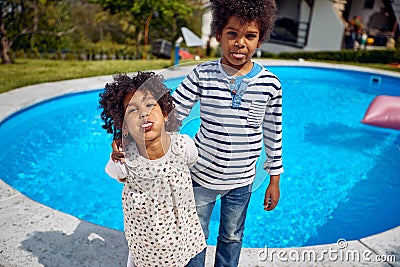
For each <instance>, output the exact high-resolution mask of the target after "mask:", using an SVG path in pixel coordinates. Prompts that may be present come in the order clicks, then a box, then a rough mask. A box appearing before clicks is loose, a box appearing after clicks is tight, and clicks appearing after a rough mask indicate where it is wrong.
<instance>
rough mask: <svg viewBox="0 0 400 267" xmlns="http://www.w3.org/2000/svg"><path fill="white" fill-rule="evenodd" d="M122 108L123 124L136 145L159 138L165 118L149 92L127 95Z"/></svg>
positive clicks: (139, 91) (141, 91) (138, 91)
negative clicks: (123, 112)
mask: <svg viewBox="0 0 400 267" xmlns="http://www.w3.org/2000/svg"><path fill="white" fill-rule="evenodd" d="M124 107H125V117H124V124H125V127H126V128H127V130H128V133H129V135H130V136H132V138H133V139H134V140H135V142H136V143H142V142H143V141H151V140H155V139H157V138H161V135H162V133H163V132H164V131H165V129H164V124H165V121H166V116H164V114H163V113H162V110H161V108H160V105H159V104H158V103H157V99H155V98H154V96H153V95H152V94H151V93H150V92H147V91H143V90H137V91H136V92H135V93H134V94H133V96H132V95H127V96H126V97H125V99H124Z"/></svg>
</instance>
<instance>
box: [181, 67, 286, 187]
mask: <svg viewBox="0 0 400 267" xmlns="http://www.w3.org/2000/svg"><path fill="white" fill-rule="evenodd" d="M233 82H234V77H231V76H228V75H227V74H226V72H225V71H224V70H223V68H222V65H221V61H220V60H217V61H209V62H205V63H202V64H200V65H199V66H197V67H196V68H195V69H194V70H193V71H192V72H191V73H189V74H188V76H187V77H186V78H185V79H184V80H183V82H182V83H181V84H180V85H179V87H178V88H177V89H176V91H175V92H174V94H173V98H174V102H175V106H176V109H177V112H178V117H179V119H181V120H183V119H184V118H186V117H187V116H188V114H189V112H190V110H191V108H192V107H193V105H194V104H195V103H196V102H197V101H200V121H201V124H200V129H199V131H198V132H197V134H196V136H195V138H194V140H195V144H196V146H197V147H198V150H199V159H198V161H197V163H196V164H195V165H194V166H193V167H192V169H191V170H192V179H193V180H194V181H195V182H197V183H199V184H200V185H202V186H204V187H207V188H211V189H220V190H225V189H233V188H238V187H242V186H246V185H248V184H250V183H252V182H253V180H254V177H255V172H256V162H257V159H258V157H259V156H260V152H261V149H262V143H263V142H262V140H264V145H265V152H266V154H267V155H266V156H267V160H266V161H265V163H264V169H265V170H266V171H267V172H268V173H269V174H270V175H277V174H280V173H282V172H283V167H282V91H281V84H280V81H279V80H278V78H277V77H276V76H275V75H274V74H272V73H271V72H269V71H268V70H267V69H265V68H262V69H261V71H260V72H259V73H258V74H256V75H255V76H254V77H252V78H244V79H243V81H242V82H245V83H247V88H246V91H245V93H244V94H243V96H242V98H241V103H240V107H239V108H232V99H233V94H232V91H231V87H230V83H233Z"/></svg>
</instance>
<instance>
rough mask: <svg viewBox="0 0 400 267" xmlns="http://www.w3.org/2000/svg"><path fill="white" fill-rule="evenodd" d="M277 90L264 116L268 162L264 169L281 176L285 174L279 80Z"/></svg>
mask: <svg viewBox="0 0 400 267" xmlns="http://www.w3.org/2000/svg"><path fill="white" fill-rule="evenodd" d="M274 87H275V90H274V93H273V95H272V97H271V99H270V100H269V102H268V106H267V109H266V112H265V116H264V122H263V131H264V146H265V152H266V154H267V160H266V161H265V163H264V169H265V170H266V171H267V172H268V173H269V174H270V175H279V174H281V173H282V172H283V165H282V89H281V84H280V82H279V81H278V80H276V82H275V85H274Z"/></svg>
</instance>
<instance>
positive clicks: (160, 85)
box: [99, 72, 181, 139]
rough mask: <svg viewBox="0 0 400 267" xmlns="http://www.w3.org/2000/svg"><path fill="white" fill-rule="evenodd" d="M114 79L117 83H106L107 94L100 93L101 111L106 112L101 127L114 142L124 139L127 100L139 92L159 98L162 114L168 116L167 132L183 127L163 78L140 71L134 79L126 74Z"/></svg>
mask: <svg viewBox="0 0 400 267" xmlns="http://www.w3.org/2000/svg"><path fill="white" fill-rule="evenodd" d="M113 78H114V81H113V82H111V83H107V84H106V85H105V90H104V92H102V93H100V100H99V103H100V105H99V108H101V109H103V110H102V112H101V119H102V120H103V121H104V124H103V125H102V127H103V128H104V129H106V130H107V133H111V134H113V137H114V139H119V138H121V129H122V125H123V122H124V116H125V107H124V99H125V97H126V96H129V95H130V97H132V95H133V94H134V93H135V92H136V91H137V90H141V91H144V92H148V93H151V94H152V95H153V96H154V97H155V98H156V99H157V103H158V104H159V105H160V108H161V110H162V112H163V115H164V116H168V122H167V123H166V125H165V128H166V131H176V130H177V129H178V127H179V126H180V125H181V122H180V121H179V120H178V119H177V118H176V111H175V106H174V104H173V100H172V96H171V91H170V90H169V89H168V88H167V87H166V86H165V84H164V78H163V76H161V75H157V74H155V73H154V72H138V73H137V75H135V76H132V77H130V76H128V75H127V74H125V73H123V74H117V75H115V76H114V77H113Z"/></svg>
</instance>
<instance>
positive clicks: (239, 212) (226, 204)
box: [187, 181, 252, 267]
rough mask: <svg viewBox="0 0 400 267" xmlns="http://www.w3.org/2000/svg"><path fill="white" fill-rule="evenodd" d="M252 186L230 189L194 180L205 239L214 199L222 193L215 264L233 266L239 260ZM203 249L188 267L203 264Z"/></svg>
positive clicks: (201, 265)
mask: <svg viewBox="0 0 400 267" xmlns="http://www.w3.org/2000/svg"><path fill="white" fill-rule="evenodd" d="M251 187H252V185H251V184H250V185H247V186H244V187H239V188H235V189H232V190H212V189H208V188H205V187H203V186H201V185H199V184H197V183H196V182H194V181H193V189H194V196H195V200H196V206H197V214H198V216H199V219H200V223H201V226H202V228H203V231H204V235H205V237H206V239H207V238H208V234H209V230H208V224H209V222H210V217H211V213H212V210H213V208H214V205H215V200H216V198H217V196H218V195H219V194H221V219H220V225H219V232H218V238H217V249H216V253H215V263H214V266H217V267H220V266H224V267H228V266H229V267H231V266H232V267H234V266H237V265H238V263H239V256H240V250H241V248H242V237H243V231H244V222H245V219H246V213H247V207H248V205H249V201H250V196H251ZM205 257H206V249H204V250H203V251H202V252H200V253H199V254H198V255H196V257H194V258H193V259H192V260H191V261H190V262H189V263H188V265H187V266H188V267H204V266H205Z"/></svg>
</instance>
